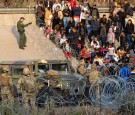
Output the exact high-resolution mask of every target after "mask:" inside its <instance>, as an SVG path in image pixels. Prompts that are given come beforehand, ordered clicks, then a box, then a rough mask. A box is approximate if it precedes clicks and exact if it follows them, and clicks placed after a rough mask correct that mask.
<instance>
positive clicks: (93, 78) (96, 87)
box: [89, 64, 101, 98]
mask: <svg viewBox="0 0 135 115" xmlns="http://www.w3.org/2000/svg"><path fill="white" fill-rule="evenodd" d="M100 76H101V74H100V72H99V71H97V69H96V64H92V65H91V70H90V75H89V82H90V84H94V93H95V94H96V98H98V95H99V83H97V82H95V81H96V80H97V79H98V78H99V77H100Z"/></svg>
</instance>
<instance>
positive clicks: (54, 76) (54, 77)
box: [45, 70, 60, 88]
mask: <svg viewBox="0 0 135 115" xmlns="http://www.w3.org/2000/svg"><path fill="white" fill-rule="evenodd" d="M45 76H46V78H47V79H48V80H49V83H50V85H51V86H52V87H53V88H56V87H59V86H58V83H59V78H60V76H59V73H58V71H55V70H49V71H47V72H46V75H45Z"/></svg>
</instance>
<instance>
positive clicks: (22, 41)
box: [17, 17, 32, 49]
mask: <svg viewBox="0 0 135 115" xmlns="http://www.w3.org/2000/svg"><path fill="white" fill-rule="evenodd" d="M24 20H25V18H24V17H21V18H20V20H19V21H18V22H17V30H18V32H19V35H20V40H19V48H20V49H24V47H26V41H27V38H26V35H25V29H24V27H26V26H28V25H30V24H32V22H30V23H28V24H23V22H24Z"/></svg>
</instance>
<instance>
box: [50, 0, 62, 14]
mask: <svg viewBox="0 0 135 115" xmlns="http://www.w3.org/2000/svg"><path fill="white" fill-rule="evenodd" d="M57 6H59V8H60V10H61V4H60V3H59V0H55V3H54V4H53V6H52V11H53V13H54V12H55V10H56V7H57Z"/></svg>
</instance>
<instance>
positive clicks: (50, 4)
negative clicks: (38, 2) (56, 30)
mask: <svg viewBox="0 0 135 115" xmlns="http://www.w3.org/2000/svg"><path fill="white" fill-rule="evenodd" d="M52 6H53V2H52V1H49V8H50V9H52ZM44 7H45V8H48V1H45V2H44Z"/></svg>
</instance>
